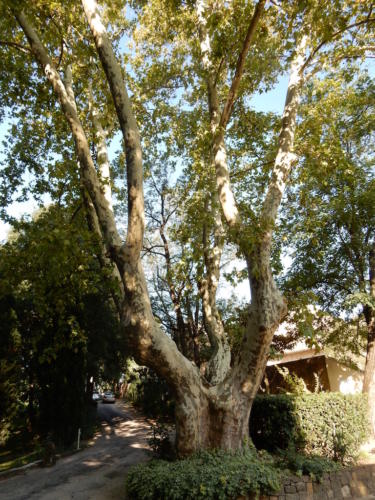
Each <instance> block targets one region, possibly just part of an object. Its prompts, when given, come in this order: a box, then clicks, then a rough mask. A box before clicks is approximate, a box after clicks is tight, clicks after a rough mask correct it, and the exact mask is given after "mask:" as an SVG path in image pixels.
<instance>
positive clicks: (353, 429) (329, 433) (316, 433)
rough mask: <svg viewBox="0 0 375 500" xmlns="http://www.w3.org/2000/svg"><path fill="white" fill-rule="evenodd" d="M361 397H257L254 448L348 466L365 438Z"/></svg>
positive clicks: (253, 418) (252, 425) (365, 412)
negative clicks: (312, 456) (321, 458)
mask: <svg viewBox="0 0 375 500" xmlns="http://www.w3.org/2000/svg"><path fill="white" fill-rule="evenodd" d="M368 429H369V427H368V407H367V398H366V396H365V395H363V394H359V395H343V394H340V393H323V392H322V393H318V394H303V395H292V394H278V395H262V396H257V397H256V398H255V401H254V405H253V408H252V411H251V417H250V435H251V438H252V440H253V442H254V444H255V446H256V447H257V448H258V449H265V450H267V451H270V452H272V451H275V450H277V449H281V450H286V449H288V448H294V449H296V450H298V451H304V452H306V453H309V454H310V453H311V454H315V455H320V456H324V457H328V458H332V459H334V460H337V461H340V462H343V463H349V462H351V461H353V460H354V459H355V458H356V456H357V455H358V452H359V447H360V445H361V444H362V443H363V442H364V441H365V440H366V437H367V436H368Z"/></svg>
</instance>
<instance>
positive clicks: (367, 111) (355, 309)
mask: <svg viewBox="0 0 375 500" xmlns="http://www.w3.org/2000/svg"><path fill="white" fill-rule="evenodd" d="M307 90H308V91H307V93H306V96H305V99H304V105H303V108H302V110H301V115H302V116H303V118H304V119H303V121H302V123H301V126H300V134H299V142H298V150H299V152H300V158H301V169H299V170H298V171H297V172H296V175H295V178H294V182H293V184H292V186H291V189H290V192H289V193H288V197H287V202H286V207H285V212H284V215H283V216H284V217H285V227H284V231H283V233H282V235H283V238H284V239H285V243H286V245H287V246H288V247H289V249H290V252H291V256H292V258H293V264H292V265H291V267H290V269H289V271H288V273H287V275H286V277H285V280H284V282H283V288H284V289H285V290H286V291H287V292H288V294H289V295H290V297H291V298H292V299H293V298H294V297H296V296H297V297H296V298H297V304H298V303H300V304H301V303H302V302H305V303H306V302H310V305H311V304H316V305H317V306H318V308H319V309H321V310H322V311H324V312H327V313H329V314H330V315H332V316H333V317H334V318H336V319H335V320H333V319H332V320H331V322H330V323H331V324H330V325H329V327H328V324H325V325H324V327H325V328H326V329H327V328H328V329H329V330H331V331H330V335H329V338H328V339H327V340H330V341H331V343H336V344H337V345H338V346H340V344H341V347H339V350H341V351H342V348H343V346H344V345H345V344H349V340H350V344H349V346H350V348H351V350H352V351H354V352H355V353H358V351H360V350H361V348H363V346H364V342H363V334H364V333H365V338H366V339H367V340H366V344H367V358H366V365H365V375H364V385H363V390H364V392H367V393H368V394H369V401H370V408H374V403H375V400H374V386H373V384H374V382H373V377H374V373H375V372H374V368H375V367H374V364H373V361H372V358H373V354H372V350H373V336H374V333H373V321H374V320H373V317H374V304H375V303H374V287H373V284H372V282H373V279H374V278H373V276H374V271H375V269H374V267H373V266H374V264H373V255H374V236H375V233H374V230H375V211H374V201H375V198H374V197H375V184H374V176H373V172H374V154H373V151H372V148H371V143H372V141H373V138H374V130H375V129H374V125H375V122H374V105H375V100H374V97H375V87H374V85H373V82H372V80H371V78H370V77H369V75H368V74H367V72H364V73H363V74H362V75H359V76H358V75H357V76H355V75H353V69H350V68H347V69H346V70H345V71H344V72H342V73H341V74H339V73H337V72H336V73H335V74H334V75H327V76H326V78H325V79H323V80H322V81H319V82H315V83H314V85H310V87H309V88H308V89H307ZM286 218H288V221H287V222H286ZM358 314H359V315H360V316H362V317H363V319H364V322H365V324H366V330H367V331H366V332H363V328H358V327H357V326H356V325H355V326H354V327H353V325H352V326H351V327H349V328H348V327H347V328H345V324H344V323H345V322H344V321H342V320H341V321H340V317H341V318H343V319H344V318H345V319H346V321H348V322H349V323H350V322H355V323H357V322H358ZM313 316H314V315H311V319H312V318H313ZM335 322H336V325H335V324H334V323H335ZM333 332H335V335H333ZM343 336H345V337H346V338H343ZM353 336H354V337H353ZM373 423H374V420H373Z"/></svg>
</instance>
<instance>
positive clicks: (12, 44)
mask: <svg viewBox="0 0 375 500" xmlns="http://www.w3.org/2000/svg"><path fill="white" fill-rule="evenodd" d="M0 45H4V46H8V47H14V48H15V49H17V50H19V51H20V52H23V53H24V54H31V50H30V49H29V47H25V46H24V45H21V44H20V43H16V42H7V41H5V40H0Z"/></svg>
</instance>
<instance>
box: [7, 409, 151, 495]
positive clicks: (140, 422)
mask: <svg viewBox="0 0 375 500" xmlns="http://www.w3.org/2000/svg"><path fill="white" fill-rule="evenodd" d="M98 415H99V417H100V419H101V421H102V429H101V431H100V432H98V433H97V435H96V436H95V437H94V438H93V439H92V441H91V442H90V443H89V446H88V447H87V448H85V449H83V450H81V451H79V452H77V453H75V454H73V455H70V456H66V457H63V458H61V459H59V460H58V461H57V462H56V465H54V466H53V467H46V468H43V467H36V468H32V469H27V470H25V471H24V472H22V473H19V474H17V475H14V476H12V477H9V478H5V479H4V478H3V479H1V480H0V500H71V499H74V500H120V499H123V498H124V481H125V475H126V471H127V469H128V468H129V466H131V465H133V464H136V463H139V462H142V461H145V460H147V459H148V458H149V453H148V446H147V437H148V432H149V424H148V423H147V422H146V420H145V419H144V418H143V417H140V416H139V415H137V414H136V413H135V412H134V410H133V409H132V408H131V407H130V406H129V405H126V404H125V403H122V402H121V403H120V402H116V403H115V404H102V403H99V404H98Z"/></svg>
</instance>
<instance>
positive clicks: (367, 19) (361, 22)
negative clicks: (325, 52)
mask: <svg viewBox="0 0 375 500" xmlns="http://www.w3.org/2000/svg"><path fill="white" fill-rule="evenodd" d="M371 10H372V6H371ZM370 13H371V11H370ZM373 21H375V18H373V17H369V16H367V17H366V19H363V20H362V21H358V22H356V23H353V24H349V25H348V26H345V28H342V29H341V30H338V31H336V32H335V33H333V35H331V36H329V37H327V38H325V39H324V40H322V41H321V42H320V43H319V44H318V45H317V46H316V47H315V49H313V50H312V51H311V53H310V55H309V56H308V57H307V59H306V61H305V64H304V65H303V67H302V69H301V71H302V72H304V70H305V69H306V68H307V66H308V65H309V64H310V62H311V61H312V60H313V58H314V57H315V56H316V54H317V53H318V52H319V50H320V49H321V48H322V47H324V45H326V44H327V43H329V42H331V41H332V40H333V39H334V38H336V37H337V36H339V35H341V34H342V33H345V31H348V30H350V29H352V28H357V27H358V26H362V25H364V24H367V23H371V22H373Z"/></svg>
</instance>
